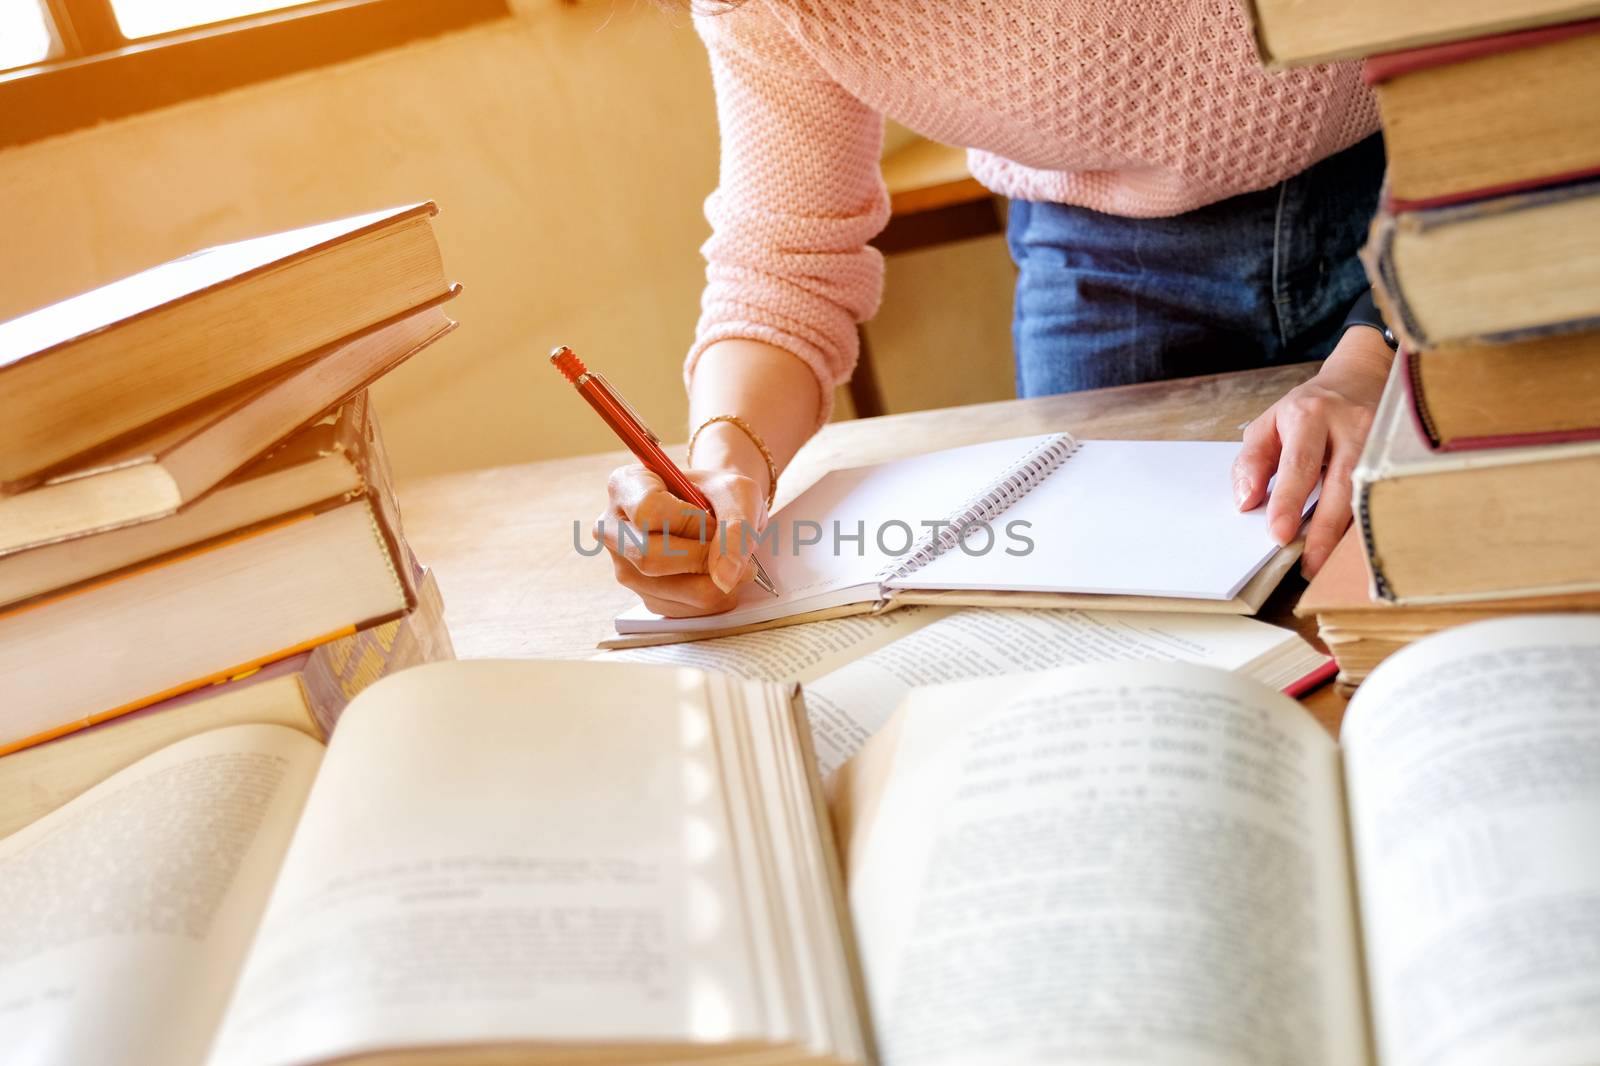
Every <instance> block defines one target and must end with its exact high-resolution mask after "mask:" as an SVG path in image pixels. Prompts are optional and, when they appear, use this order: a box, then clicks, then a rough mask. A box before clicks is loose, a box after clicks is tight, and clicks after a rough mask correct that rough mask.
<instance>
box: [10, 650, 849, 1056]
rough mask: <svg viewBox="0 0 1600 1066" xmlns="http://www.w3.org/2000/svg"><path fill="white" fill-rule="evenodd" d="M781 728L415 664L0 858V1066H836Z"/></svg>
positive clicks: (710, 684) (803, 777)
mask: <svg viewBox="0 0 1600 1066" xmlns="http://www.w3.org/2000/svg"><path fill="white" fill-rule="evenodd" d="M816 780H817V779H816V774H815V770H814V767H813V765H812V762H811V757H810V754H809V748H808V738H807V735H806V730H805V720H804V717H803V714H802V713H801V712H800V711H799V710H798V708H797V706H796V705H795V703H794V702H793V700H792V699H791V698H790V695H789V693H787V692H786V691H785V690H784V689H783V688H781V687H780V686H776V685H768V684H761V683H747V682H739V681H734V680H731V679H728V678H726V677H723V676H721V675H714V674H702V673H698V672H695V671H687V670H683V671H680V670H674V669H671V668H667V667H646V666H629V665H621V664H619V665H604V664H599V663H535V662H525V663H496V662H475V663H438V664H432V665H428V666H421V667H417V668H415V669H412V670H407V671H404V672H402V673H400V674H397V675H394V676H393V677H390V678H386V679H384V680H383V681H380V682H378V683H377V684H376V685H374V686H372V687H371V688H369V689H367V690H366V691H365V692H363V693H362V694H361V695H360V696H358V697H356V699H355V700H354V701H352V702H351V704H350V706H349V708H348V709H347V710H346V712H345V714H344V716H343V718H342V719H341V720H340V724H339V728H338V730H337V732H336V733H335V735H334V738H333V740H332V742H331V744H330V745H329V747H328V748H327V750H326V754H324V749H323V748H322V747H321V746H320V745H318V744H317V743H316V742H315V741H313V740H311V739H310V738H309V737H307V736H305V735H304V734H302V733H300V732H298V731H296V730H293V729H289V728H286V727H283V726H274V725H240V726H233V727H229V728H226V729H220V730H215V731H212V732H209V733H203V734H200V735H199V736H194V737H190V738H188V739H186V740H183V741H180V742H178V743H177V744H175V745H173V746H171V747H167V748H164V749H162V750H161V751H159V752H157V753H155V754H153V755H150V756H148V757H146V758H145V759H143V760H142V761H140V762H138V763H135V764H134V765H133V766H131V767H129V768H128V769H126V770H123V771H121V772H120V773H118V774H116V775H115V776H113V777H111V778H109V779H108V780H107V781H105V782H103V783H102V784H101V785H99V786H98V787H96V788H94V789H93V790H91V791H89V792H87V793H85V794H84V795H82V796H80V797H78V798H77V799H76V800H73V801H72V802H71V803H68V804H67V805H66V806H65V807H62V808H61V809H59V810H57V811H55V812H53V813H52V814H50V815H48V816H46V817H45V818H43V819H41V820H40V821H38V822H35V823H34V824H33V825H31V826H28V827H27V828H24V829H22V830H20V831H18V832H17V833H16V834H14V835H12V836H11V837H9V838H7V839H5V840H3V841H0V901H3V905H0V1018H3V1019H4V1038H3V1047H4V1053H3V1055H0V1058H3V1059H4V1061H5V1063H6V1066H86V1064H90V1063H96V1064H98V1063H107V1064H109V1063H116V1064H117V1066H291V1064H293V1066H305V1064H309V1063H326V1062H334V1061H337V1062H339V1063H341V1064H345V1063H363V1064H380V1063H384V1064H387V1063H400V1062H404V1063H406V1064H408V1066H409V1064H414V1063H435V1064H442V1063H450V1064H451V1066H464V1064H470V1063H493V1064H496V1066H509V1064H513V1063H515V1064H525V1063H546V1062H550V1063H556V1062H559V1063H575V1062H580V1061H581V1062H586V1063H599V1062H606V1063H629V1062H639V1063H645V1062H649V1063H664V1062H676V1063H689V1062H713V1061H715V1062H724V1061H726V1062H735V1061H737V1062H755V1061H758V1059H759V1061H760V1062H761V1063H763V1064H781V1063H822V1062H827V1063H840V1064H847V1063H865V1062H867V1061H869V1060H870V1057H871V1055H870V1045H869V1036H868V1032H867V1030H866V1028H865V1026H864V1022H863V1018H864V1011H863V1010H862V1008H861V1005H860V998H859V982H858V981H857V980H856V979H855V977H854V975H855V974H856V972H857V971H856V969H855V966H854V964H853V962H852V955H851V951H852V947H851V940H850V938H849V936H848V933H847V930H846V927H845V925H844V922H843V915H844V905H843V899H842V895H841V893H840V892H839V891H838V881H837V867H836V864H835V862H834V852H833V849H832V842H831V839H830V837H829V830H828V820H827V818H826V817H824V816H823V815H822V807H821V794H820V790H819V789H818V787H817V785H816Z"/></svg>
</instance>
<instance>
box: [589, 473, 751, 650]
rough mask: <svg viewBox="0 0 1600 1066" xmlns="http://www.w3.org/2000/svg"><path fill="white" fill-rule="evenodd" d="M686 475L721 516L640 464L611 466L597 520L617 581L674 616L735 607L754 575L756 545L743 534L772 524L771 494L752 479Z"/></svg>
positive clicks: (655, 608)
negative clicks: (742, 587) (681, 494)
mask: <svg viewBox="0 0 1600 1066" xmlns="http://www.w3.org/2000/svg"><path fill="white" fill-rule="evenodd" d="M684 473H685V474H687V475H688V478H689V480H690V481H692V482H694V483H695V486H696V487H697V488H699V489H700V491H701V492H703V493H705V496H706V499H707V500H709V501H710V502H711V506H712V508H713V509H714V510H715V512H716V516H715V517H708V516H707V515H706V514H705V513H704V512H702V511H701V510H699V509H698V508H697V507H695V506H694V505H693V504H689V503H685V502H684V501H683V500H680V499H678V498H677V497H676V496H673V495H672V494H671V493H670V492H668V491H667V487H666V485H665V483H663V482H662V480H661V479H660V478H659V477H657V476H656V475H655V474H652V473H651V472H650V471H648V470H646V469H645V468H644V467H642V466H639V465H637V464H635V465H633V466H623V467H618V468H617V469H616V470H614V471H612V473H611V480H610V482H609V484H608V485H607V490H608V492H609V494H610V501H609V505H608V507H607V508H606V512H605V513H604V514H602V515H601V516H600V518H599V520H598V521H597V522H596V523H595V533H596V535H597V536H598V537H599V538H600V540H601V541H603V542H604V543H605V546H606V548H607V550H609V551H610V552H611V563H612V566H613V567H615V569H616V574H617V581H618V582H620V583H621V584H622V585H624V586H626V587H627V588H629V589H632V590H633V591H634V592H636V593H638V594H639V598H640V599H641V600H643V601H644V605H645V606H646V607H647V608H649V609H650V610H652V611H654V612H655V613H656V614H659V615H665V616H666V617H669V618H692V617H695V616H697V615H706V614H718V613H720V612H722V611H726V610H728V609H729V608H731V607H732V606H733V605H734V602H735V601H736V600H737V599H738V598H739V586H740V585H741V584H742V583H743V582H744V581H746V580H747V579H748V578H749V577H750V574H751V565H750V552H751V550H752V549H754V547H755V543H754V540H753V539H752V538H750V537H747V536H745V535H744V534H743V531H744V530H746V529H750V530H754V531H756V532H760V531H761V530H763V529H765V528H766V524H767V508H766V491H765V489H764V488H763V487H762V486H760V485H758V484H757V483H756V481H755V480H754V479H752V478H750V477H748V476H746V475H745V474H742V473H740V472H739V471H737V470H734V469H726V468H719V469H712V470H693V469H691V470H685V471H684ZM624 525H626V526H627V527H629V528H628V529H626V530H624V529H623V528H622V527H623V526H624ZM723 530H726V534H725V535H724V533H723Z"/></svg>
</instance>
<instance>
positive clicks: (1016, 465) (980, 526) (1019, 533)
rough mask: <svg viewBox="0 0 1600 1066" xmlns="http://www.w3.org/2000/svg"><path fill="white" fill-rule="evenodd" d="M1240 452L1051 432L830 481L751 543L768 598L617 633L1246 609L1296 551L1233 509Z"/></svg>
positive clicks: (641, 612) (631, 618)
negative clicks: (965, 610) (1042, 611)
mask: <svg viewBox="0 0 1600 1066" xmlns="http://www.w3.org/2000/svg"><path fill="white" fill-rule="evenodd" d="M1238 450H1239V445H1238V444H1236V443H1228V442H1219V441H1112V440H1086V441H1079V440H1078V439H1077V438H1075V437H1073V436H1072V435H1071V434H1069V433H1052V434H1046V435H1043V436H1038V437H1021V438H1015V439H1011V440H998V441H989V442H987V443H984V444H973V445H968V446H966V447H962V448H949V449H945V450H943V451H936V452H928V453H926V454H923V455H916V456H911V457H910V458H906V459H896V460H893V461H890V462H886V463H878V464H875V465H871V466H861V467H853V468H849V469H843V470H835V471H832V472H831V473H828V474H826V475H824V476H823V477H822V478H821V479H820V480H818V481H817V482H816V484H814V485H812V486H811V487H810V488H808V489H806V491H805V492H803V493H801V494H800V495H799V496H798V497H796V498H795V499H794V500H793V501H792V502H790V503H789V504H788V505H786V506H785V507H783V508H782V509H780V510H779V511H778V513H777V514H775V515H774V516H773V517H772V520H771V522H770V523H769V524H768V526H767V527H766V529H765V530H764V531H762V535H763V537H764V538H765V539H763V540H761V541H760V543H759V544H758V545H757V547H756V552H755V554H756V555H757V557H758V558H760V559H761V561H762V562H763V563H764V564H765V566H766V569H767V573H768V574H770V575H771V576H772V579H773V581H774V582H776V584H777V586H778V591H779V595H778V596H777V597H772V596H770V595H769V594H767V593H766V592H764V591H763V590H761V589H759V588H755V587H754V586H753V585H752V586H747V587H746V588H745V590H744V592H743V594H742V597H741V599H740V601H739V603H738V604H737V605H736V606H735V607H734V608H733V610H731V611H729V612H727V613H725V614H720V615H712V616H708V617H703V618H664V617H661V616H659V615H655V614H652V613H650V612H648V611H646V610H645V609H644V608H643V607H639V608H635V609H634V610H631V611H628V612H626V613H625V614H623V615H621V616H619V617H618V618H617V620H616V628H617V632H618V633H621V634H624V635H626V634H635V633H673V632H681V633H700V634H710V633H714V632H720V631H725V630H729V629H734V628H738V627H742V626H747V625H759V624H763V623H769V622H784V621H801V620H809V619H813V618H815V617H816V616H817V615H818V614H819V612H825V611H832V612H839V611H868V610H873V609H881V608H882V607H884V606H886V605H890V604H894V605H901V604H907V603H915V602H930V601H933V602H941V603H963V602H965V603H970V604H978V605H985V606H988V605H994V604H996V603H1003V604H1005V605H1009V606H1034V607H1049V606H1059V607H1097V608H1105V609H1115V608H1124V609H1126V608H1132V609H1140V608H1143V609H1148V610H1186V611H1197V610H1199V611H1205V610H1211V611H1219V612H1231V613H1237V614H1250V613H1254V612H1255V611H1256V610H1257V609H1259V607H1260V606H1261V603H1262V601H1264V600H1265V598H1266V596H1267V594H1268V593H1270V592H1271V590H1272V587H1273V586H1274V585H1275V584H1276V583H1277V580H1278V579H1279V578H1281V577H1282V575H1283V572H1284V570H1286V569H1287V566H1288V561H1292V558H1293V557H1294V552H1295V551H1296V550H1297V549H1284V548H1280V547H1279V546H1278V545H1277V544H1276V543H1275V542H1274V541H1273V540H1272V537H1271V535H1270V534H1269V533H1268V532H1267V520H1266V508H1265V507H1259V508H1257V509H1256V510H1254V511H1250V512H1248V513H1244V514H1241V513H1239V511H1238V509H1237V508H1236V507H1235V506H1234V504H1233V500H1232V496H1231V494H1230V492H1229V490H1228V486H1229V484H1230V481H1229V470H1230V467H1231V465H1232V463H1233V459H1234V456H1235V455H1237V454H1238ZM1314 502H1315V494H1313V496H1312V499H1311V500H1309V501H1308V502H1307V508H1308V509H1309V507H1310V506H1311V505H1312V504H1313V503H1314ZM726 535H727V536H728V537H729V538H730V539H732V538H735V537H739V536H741V535H743V534H742V533H741V531H738V530H729V531H727V532H726ZM1286 560H1287V561H1286ZM1258 576H1262V577H1263V578H1264V580H1260V581H1257V580H1255V579H1256V578H1257V577H1258ZM997 597H998V599H997Z"/></svg>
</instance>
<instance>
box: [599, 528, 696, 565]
mask: <svg viewBox="0 0 1600 1066" xmlns="http://www.w3.org/2000/svg"><path fill="white" fill-rule="evenodd" d="M595 532H596V535H597V536H598V537H599V539H600V542H601V543H602V544H604V545H605V546H606V548H607V549H608V550H609V551H610V552H611V554H612V555H617V556H621V557H622V558H624V559H626V560H627V561H628V562H629V564H631V565H632V566H633V568H634V569H635V570H637V571H638V572H639V573H641V574H643V575H644V576H645V577H666V576H668V575H670V574H704V573H705V572H706V566H707V557H708V552H709V550H710V545H709V544H708V543H707V542H705V541H702V540H700V539H699V538H698V537H679V536H675V535H673V534H670V533H650V534H648V535H646V534H644V533H643V532H642V531H640V530H637V529H635V528H634V527H633V526H632V525H628V524H625V523H621V522H610V523H606V524H604V525H601V526H599V527H598V528H597V529H596V531H595Z"/></svg>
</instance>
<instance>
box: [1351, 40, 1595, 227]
mask: <svg viewBox="0 0 1600 1066" xmlns="http://www.w3.org/2000/svg"><path fill="white" fill-rule="evenodd" d="M1365 75H1366V80H1367V82H1368V83H1369V84H1370V85H1372V87H1373V93H1374V95H1376V96H1377V98H1378V109H1379V111H1380V112H1381V113H1382V115H1383V146H1384V151H1385V154H1386V155H1387V156H1388V161H1389V170H1388V175H1387V177H1388V193H1389V206H1390V209H1391V210H1393V211H1407V210H1415V209H1418V208H1423V207H1437V206H1440V205H1441V204H1446V203H1452V202H1456V201H1460V200H1466V199H1483V198H1485V197H1489V196H1498V195H1503V194H1505V193H1508V192H1516V191H1519V190H1522V189H1527V188H1531V187H1534V186H1539V185H1551V184H1556V183H1558V182H1564V181H1571V180H1574V179H1577V178H1581V177H1586V176H1592V175H1594V174H1596V173H1600V109H1597V108H1595V107H1594V103H1593V102H1594V98H1595V94H1596V93H1597V92H1600V19H1591V20H1589V21H1587V22H1575V23H1565V24H1562V25H1559V26H1545V27H1542V28H1539V29H1534V30H1524V31H1522V32H1520V33H1508V34H1501V35H1498V36H1494V37H1480V38H1476V39H1473V40H1470V41H1459V42H1455V43H1452V44H1444V45H1434V46H1432V47H1429V48H1418V49H1413V50H1411V51H1407V52H1398V53H1393V54H1390V55H1382V56H1375V57H1373V58H1372V59H1369V60H1367V64H1366V70H1365Z"/></svg>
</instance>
